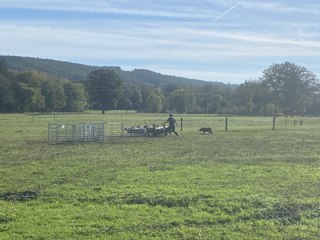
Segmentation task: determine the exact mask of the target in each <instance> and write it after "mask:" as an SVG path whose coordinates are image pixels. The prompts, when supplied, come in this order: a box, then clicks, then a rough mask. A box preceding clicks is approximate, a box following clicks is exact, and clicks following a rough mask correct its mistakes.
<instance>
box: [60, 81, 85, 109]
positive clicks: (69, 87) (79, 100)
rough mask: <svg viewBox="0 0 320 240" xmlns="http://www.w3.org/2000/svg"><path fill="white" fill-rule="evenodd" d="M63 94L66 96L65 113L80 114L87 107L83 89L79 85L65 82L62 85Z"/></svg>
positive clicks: (82, 86) (81, 85)
mask: <svg viewBox="0 0 320 240" xmlns="http://www.w3.org/2000/svg"><path fill="white" fill-rule="evenodd" d="M63 87H64V92H65V95H66V106H65V108H64V110H65V111H68V112H82V111H83V110H84V109H85V107H86V106H87V98H88V96H87V93H86V91H85V87H84V85H83V84H81V83H73V82H67V83H66V84H64V86H63Z"/></svg>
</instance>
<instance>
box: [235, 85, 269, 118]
mask: <svg viewBox="0 0 320 240" xmlns="http://www.w3.org/2000/svg"><path fill="white" fill-rule="evenodd" d="M234 97H235V99H234V102H235V105H236V106H238V107H239V113H243V114H250V115H252V114H266V113H267V112H266V105H267V103H268V100H269V91H268V89H267V88H266V85H265V84H263V83H262V82H261V81H253V80H250V81H245V82H244V83H242V84H240V85H239V86H238V87H237V89H236V91H235V93H234Z"/></svg>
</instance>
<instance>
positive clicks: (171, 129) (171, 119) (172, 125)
mask: <svg viewBox="0 0 320 240" xmlns="http://www.w3.org/2000/svg"><path fill="white" fill-rule="evenodd" d="M166 123H169V127H168V128H167V129H166V133H165V135H167V133H168V132H174V134H175V135H176V136H179V134H178V133H177V132H176V127H175V124H176V125H177V126H179V125H178V123H177V122H176V120H175V119H174V117H173V114H172V113H170V114H169V118H168V119H167V121H165V122H164V123H163V125H164V124H166Z"/></svg>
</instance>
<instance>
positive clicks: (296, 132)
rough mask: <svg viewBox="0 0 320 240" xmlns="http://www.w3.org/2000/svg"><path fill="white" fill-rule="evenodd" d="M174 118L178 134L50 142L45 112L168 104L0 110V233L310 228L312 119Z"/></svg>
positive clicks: (286, 231) (317, 215)
mask: <svg viewBox="0 0 320 240" xmlns="http://www.w3.org/2000/svg"><path fill="white" fill-rule="evenodd" d="M180 117H182V118H183V131H182V132H179V133H180V134H181V136H180V137H175V136H173V135H172V136H168V137H157V138H156V137H144V138H142V137H139V138H138V137H131V138H129V137H122V138H112V139H107V140H106V141H105V142H104V143H86V144H77V145H73V144H65V145H62V144H60V145H54V144H48V139H47V136H48V124H49V123H52V122H57V123H74V122H105V123H108V122H119V123H120V122H121V123H123V124H124V126H135V125H143V124H145V123H148V124H153V123H155V124H161V123H162V122H164V121H165V120H166V118H167V115H164V114H135V113H129V114H127V115H126V114H124V113H119V112H112V113H107V114H105V115H102V114H98V113H87V114H59V115H35V116H32V115H23V114H20V115H19V114H8V115H7V114H2V115H0V134H1V135H0V136H1V138H0V166H1V167H0V239H45V240H47V239H237V240H238V239H268V240H269V239H319V238H320V230H319V229H320V220H319V219H320V201H319V197H320V118H311V117H304V118H291V117H290V118H288V119H287V120H286V119H285V118H278V119H277V125H276V130H275V131H272V118H271V117H229V118H228V123H229V125H228V131H225V129H224V127H225V126H224V124H225V118H224V117H219V116H211V115H176V118H177V119H179V120H180ZM294 120H296V125H295V126H294ZM300 120H303V122H302V125H300ZM207 126H210V127H212V128H213V129H214V134H213V135H202V134H201V133H200V132H199V131H198V130H199V128H200V127H207ZM179 131H180V129H179Z"/></svg>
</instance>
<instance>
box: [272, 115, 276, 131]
mask: <svg viewBox="0 0 320 240" xmlns="http://www.w3.org/2000/svg"><path fill="white" fill-rule="evenodd" d="M275 129H276V117H273V119H272V131H274V130H275Z"/></svg>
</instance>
